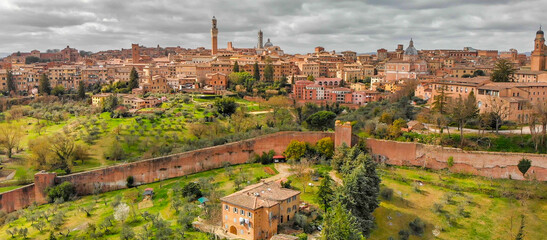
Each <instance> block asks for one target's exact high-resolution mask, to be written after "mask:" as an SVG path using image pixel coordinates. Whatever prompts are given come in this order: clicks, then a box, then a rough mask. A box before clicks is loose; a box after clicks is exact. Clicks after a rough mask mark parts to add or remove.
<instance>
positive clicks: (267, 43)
mask: <svg viewBox="0 0 547 240" xmlns="http://www.w3.org/2000/svg"><path fill="white" fill-rule="evenodd" d="M268 47H273V43H272V42H270V39H269V38H268V41H267V42H266V43H264V48H268Z"/></svg>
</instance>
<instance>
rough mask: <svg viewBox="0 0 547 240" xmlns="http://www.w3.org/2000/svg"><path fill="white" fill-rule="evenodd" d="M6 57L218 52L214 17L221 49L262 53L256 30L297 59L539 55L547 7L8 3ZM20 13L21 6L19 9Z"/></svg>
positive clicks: (490, 2)
mask: <svg viewBox="0 0 547 240" xmlns="http://www.w3.org/2000/svg"><path fill="white" fill-rule="evenodd" d="M2 4H5V5H6V4H7V6H9V7H3V8H2V7H0V22H2V25H0V30H1V31H2V33H3V36H0V52H14V51H29V50H32V49H40V50H45V49H48V48H62V47H64V46H65V45H70V46H71V47H76V48H78V49H83V50H91V51H100V50H106V49H119V48H128V47H129V44H130V43H140V44H143V45H146V46H155V45H157V44H160V45H161V46H181V47H191V48H193V47H199V46H205V47H210V35H209V30H210V27H211V25H210V24H211V22H210V19H211V17H212V16H213V15H215V16H216V18H217V19H218V27H219V31H220V33H219V44H220V47H225V46H226V42H228V41H232V42H233V44H234V46H235V47H253V46H255V45H256V32H257V31H258V29H262V31H264V35H265V38H271V40H272V42H273V43H274V44H276V45H279V46H280V47H281V48H283V49H285V50H286V52H291V53H306V52H311V51H313V48H314V47H315V46H319V45H321V46H324V47H325V48H327V49H328V50H332V49H335V50H337V51H343V50H354V51H357V52H370V51H375V50H376V49H378V48H382V47H383V48H387V49H393V48H395V46H396V44H398V43H402V44H405V45H406V44H408V40H409V38H410V37H413V38H414V39H415V44H416V46H417V47H418V48H422V49H435V48H455V49H461V48H462V47H464V46H473V47H476V48H483V49H499V50H507V49H509V48H517V49H518V50H519V51H521V52H526V51H530V50H531V48H532V44H531V43H532V41H533V38H534V33H535V30H537V27H538V25H539V24H540V23H542V22H543V23H544V24H546V25H547V15H545V14H544V13H543V11H544V10H545V9H547V2H546V1H545V0H530V1H522V0H520V1H518V0H481V1H472V0H461V1H452V0H415V1H395V0H367V1H360V0H341V1H329V0H303V1H295V0H277V1H276V0H268V1H266V0H260V1H257V0H238V1H220V0H202V1H194V0H185V1H180V0H158V1H152V0H135V1H121V0H117V1H111V0H81V1H75V0H48V1H41V0H3V3H0V6H2ZM13 6H15V7H13Z"/></svg>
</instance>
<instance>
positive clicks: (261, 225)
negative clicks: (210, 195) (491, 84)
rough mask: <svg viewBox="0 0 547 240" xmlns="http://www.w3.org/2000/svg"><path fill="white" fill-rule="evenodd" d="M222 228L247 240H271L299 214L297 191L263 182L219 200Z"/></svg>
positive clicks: (298, 195) (298, 193)
mask: <svg viewBox="0 0 547 240" xmlns="http://www.w3.org/2000/svg"><path fill="white" fill-rule="evenodd" d="M220 201H221V202H222V228H223V229H224V230H225V231H226V232H229V233H231V234H234V235H237V237H238V238H241V239H246V240H254V239H270V238H271V237H272V236H274V235H276V234H277V227H278V225H280V224H283V223H287V222H290V221H291V220H292V219H293V217H294V214H296V213H297V212H298V207H299V205H300V192H299V191H296V190H292V189H288V188H282V187H281V186H280V185H279V184H278V183H276V182H267V183H266V182H262V183H258V184H255V185H252V186H249V187H247V188H245V189H243V190H241V191H239V192H236V193H233V194H230V195H228V196H225V197H223V198H221V199H220Z"/></svg>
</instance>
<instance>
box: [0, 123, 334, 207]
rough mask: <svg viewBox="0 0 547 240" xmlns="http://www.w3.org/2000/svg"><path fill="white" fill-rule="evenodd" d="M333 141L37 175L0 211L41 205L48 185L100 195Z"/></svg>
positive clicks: (258, 143) (286, 138)
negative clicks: (64, 184)
mask: <svg viewBox="0 0 547 240" xmlns="http://www.w3.org/2000/svg"><path fill="white" fill-rule="evenodd" d="M325 137H330V138H333V139H334V133H328V132H280V133H274V134H270V135H266V136H261V137H257V138H253V139H249V140H244V141H240V142H234V143H229V144H225V145H220V146H214V147H209V148H203V149H199V150H194V151H189V152H184V153H179V154H173V155H169V156H164V157H159V158H153V159H147V160H142V161H137V162H132V163H127V164H120V165H116V166H112V167H106V168H102V169H98V170H93V171H87V172H81V173H75V174H70V175H66V176H59V177H58V176H56V174H55V173H44V172H40V173H37V174H36V175H35V183H34V184H31V185H29V186H25V187H22V188H18V189H15V190H12V191H9V192H6V193H3V194H0V204H1V205H0V209H1V210H4V211H5V212H12V211H15V210H18V209H21V208H24V207H26V206H28V205H30V204H32V203H33V202H37V203H45V202H46V198H45V196H46V195H45V189H46V188H47V187H48V186H51V185H54V184H59V183H61V182H64V181H70V182H72V183H73V184H74V186H75V187H76V191H77V193H78V194H79V195H87V194H92V193H93V191H94V190H95V189H97V188H98V189H100V190H101V191H103V192H106V191H112V190H117V189H121V188H125V187H126V179H127V177H129V176H133V177H134V179H135V184H145V183H150V182H155V181H160V180H164V179H168V178H173V177H180V176H184V175H187V174H192V173H196V172H201V171H206V170H210V169H214V168H219V167H222V165H223V163H224V162H230V163H231V164H241V163H245V162H247V161H248V160H249V159H251V158H252V157H253V155H254V153H257V154H262V152H268V151H270V150H274V151H275V152H276V153H277V154H281V153H282V152H283V151H285V149H286V148H287V146H288V145H289V143H290V142H291V140H299V141H305V142H309V143H312V144H313V143H315V142H317V141H319V140H320V139H321V138H325Z"/></svg>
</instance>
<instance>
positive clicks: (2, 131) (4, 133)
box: [0, 122, 23, 158]
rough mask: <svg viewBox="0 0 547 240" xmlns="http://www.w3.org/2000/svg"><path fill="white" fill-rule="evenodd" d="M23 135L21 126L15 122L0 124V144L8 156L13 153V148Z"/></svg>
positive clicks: (17, 144)
mask: <svg viewBox="0 0 547 240" xmlns="http://www.w3.org/2000/svg"><path fill="white" fill-rule="evenodd" d="M22 137H23V128H22V127H21V125H19V124H17V123H13V122H12V123H8V124H2V125H0V145H1V146H2V147H4V148H5V149H6V152H7V155H8V158H11V157H12V155H13V150H14V149H17V148H18V147H19V143H20V142H21V138H22Z"/></svg>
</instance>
